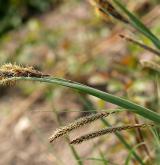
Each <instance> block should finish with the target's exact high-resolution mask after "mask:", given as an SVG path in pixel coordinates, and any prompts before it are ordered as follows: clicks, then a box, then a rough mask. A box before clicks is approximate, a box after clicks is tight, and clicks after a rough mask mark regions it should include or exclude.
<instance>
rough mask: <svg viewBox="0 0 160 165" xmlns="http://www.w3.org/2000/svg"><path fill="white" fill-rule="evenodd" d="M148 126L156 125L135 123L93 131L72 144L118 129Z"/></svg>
mask: <svg viewBox="0 0 160 165" xmlns="http://www.w3.org/2000/svg"><path fill="white" fill-rule="evenodd" d="M148 126H154V125H153V124H135V125H127V126H119V127H111V128H105V129H102V130H99V131H95V132H92V133H90V134H86V135H83V136H80V137H79V138H77V139H74V140H72V141H71V142H70V144H80V143H82V142H84V141H87V140H90V139H93V138H95V137H99V136H102V135H105V134H109V133H115V132H116V131H123V130H128V129H135V128H144V127H148Z"/></svg>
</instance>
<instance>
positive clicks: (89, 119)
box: [50, 112, 115, 142]
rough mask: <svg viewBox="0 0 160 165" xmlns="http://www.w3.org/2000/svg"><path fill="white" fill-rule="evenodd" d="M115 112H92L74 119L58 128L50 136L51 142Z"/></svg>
mask: <svg viewBox="0 0 160 165" xmlns="http://www.w3.org/2000/svg"><path fill="white" fill-rule="evenodd" d="M113 113H115V112H111V113H106V112H102V113H97V114H92V115H89V116H85V117H82V118H80V119H78V120H76V121H74V122H73V123H70V124H69V125H67V126H64V127H62V128H59V129H57V130H56V131H55V132H54V134H53V135H52V136H51V137H50V142H53V141H54V140H55V139H57V138H59V137H61V136H64V135H66V134H68V133H69V132H71V131H72V130H75V129H77V128H79V127H82V126H84V125H86V124H89V123H91V122H93V121H96V120H98V119H101V118H103V117H107V116H108V115H110V114H113Z"/></svg>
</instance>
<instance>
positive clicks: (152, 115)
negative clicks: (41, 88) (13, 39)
mask: <svg viewBox="0 0 160 165" xmlns="http://www.w3.org/2000/svg"><path fill="white" fill-rule="evenodd" d="M7 80H9V81H14V80H30V81H40V82H45V83H51V84H57V85H61V86H66V87H69V88H72V89H76V90H78V91H80V92H84V93H87V94H90V95H92V96H95V97H97V98H100V99H102V100H104V101H107V102H110V103H112V104H115V105H118V106H120V107H122V108H125V109H127V110H129V111H131V112H134V113H136V114H139V115H141V116H142V117H144V118H146V119H150V120H152V121H154V122H156V123H160V114H158V113H156V112H153V111H151V110H150V109H148V108H145V107H142V106H140V105H138V104H135V103H133V102H131V101H128V100H126V99H123V98H120V97H117V96H114V95H111V94H109V93H106V92H103V91H100V90H97V89H95V88H92V87H89V86H86V85H83V84H80V83H76V82H73V81H68V80H64V79H59V78H49V77H46V78H36V77H13V78H9V79H7Z"/></svg>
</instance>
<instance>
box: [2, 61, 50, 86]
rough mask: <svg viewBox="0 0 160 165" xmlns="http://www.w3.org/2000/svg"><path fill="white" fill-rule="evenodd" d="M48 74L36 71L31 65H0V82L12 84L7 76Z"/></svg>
mask: <svg viewBox="0 0 160 165" xmlns="http://www.w3.org/2000/svg"><path fill="white" fill-rule="evenodd" d="M46 76H49V75H46V74H43V73H42V72H40V71H37V70H36V69H34V68H33V67H22V66H19V65H15V64H10V63H9V64H4V65H2V66H1V67H0V83H1V84H13V83H14V81H10V80H9V81H8V79H9V78H14V77H37V78H42V77H46Z"/></svg>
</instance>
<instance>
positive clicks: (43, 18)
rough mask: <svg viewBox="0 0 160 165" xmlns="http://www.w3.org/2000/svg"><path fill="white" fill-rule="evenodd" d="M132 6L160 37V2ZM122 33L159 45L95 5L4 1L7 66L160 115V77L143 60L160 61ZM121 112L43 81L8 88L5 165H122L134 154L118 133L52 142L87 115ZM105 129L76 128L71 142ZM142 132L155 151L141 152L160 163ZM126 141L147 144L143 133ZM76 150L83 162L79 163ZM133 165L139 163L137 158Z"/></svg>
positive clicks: (2, 132) (0, 150) (113, 120)
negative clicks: (85, 87) (29, 69)
mask: <svg viewBox="0 0 160 165" xmlns="http://www.w3.org/2000/svg"><path fill="white" fill-rule="evenodd" d="M124 2H125V4H126V7H128V9H129V10H130V11H132V12H134V13H136V14H137V16H139V18H140V19H141V20H142V21H143V22H144V23H145V24H146V25H147V26H148V27H149V28H150V29H151V30H152V31H153V32H154V34H156V35H157V36H160V21H159V18H160V2H159V0H141V1H139V0H134V1H133V0H126V1H125V0H124ZM119 34H124V35H127V36H132V37H133V38H136V39H139V40H141V41H143V42H144V43H145V44H147V45H149V46H153V45H152V44H151V43H150V41H149V40H148V39H146V38H145V37H144V36H142V35H140V34H139V33H137V32H135V30H134V29H132V28H130V27H129V26H127V25H124V24H123V23H121V22H118V21H116V20H113V19H111V18H110V17H106V16H105V17H104V16H101V15H99V14H98V13H97V10H96V8H95V6H93V5H92V4H91V0H83V1H82V0H45V1H43V0H5V1H3V0H0V63H1V64H4V63H16V64H22V65H24V66H34V67H35V68H36V69H38V70H40V71H43V72H44V73H47V74H51V75H53V76H57V77H63V78H67V79H71V80H74V81H78V82H81V83H83V84H87V85H89V86H92V87H94V88H97V89H100V90H103V91H106V92H109V93H111V94H114V95H117V96H120V97H125V98H127V99H129V100H132V101H134V102H136V103H138V104H140V105H143V106H146V107H148V108H150V109H156V110H157V111H160V109H159V105H160V103H159V93H158V92H157V91H158V90H157V88H158V77H157V74H156V73H155V72H154V71H151V70H146V69H144V68H143V67H142V66H141V65H140V61H141V60H148V61H150V60H158V59H157V58H156V57H155V56H154V55H153V54H152V53H150V52H148V51H146V50H143V49H141V48H139V47H137V46H136V45H133V44H131V43H128V42H126V41H125V40H123V39H122V38H120V37H119ZM115 108H116V107H115V106H113V105H111V104H109V103H107V102H104V101H102V100H99V99H96V98H95V97H91V96H88V95H85V94H82V93H78V92H76V91H72V90H70V89H67V88H64V87H59V86H53V85H48V84H43V83H35V82H34V83H32V82H18V83H17V84H16V85H15V86H11V87H9V86H1V87H0V125H1V126H0V144H1V147H0V164H2V165H22V164H23V165H28V164H30V165H39V164H46V165H50V164H55V165H63V164H64V165H65V164H70V165H75V164H79V163H83V164H84V165H90V164H98V165H99V164H104V161H103V159H106V160H107V161H108V162H109V163H108V164H111V165H112V164H116V165H122V164H124V162H125V161H126V158H127V157H128V154H129V151H128V150H127V149H126V147H125V146H124V145H123V144H122V142H121V141H120V140H119V139H118V138H117V137H116V136H115V135H114V134H111V135H107V136H103V137H101V138H96V139H94V140H91V141H88V142H85V143H83V144H80V145H76V146H74V148H72V147H71V146H70V145H69V144H68V141H67V140H66V139H65V138H61V139H59V140H57V141H56V142H54V143H53V144H50V143H49V140H48V138H49V136H50V135H52V133H53V132H54V130H55V129H56V128H57V127H59V126H61V125H66V124H67V123H69V122H72V121H74V120H75V119H77V118H79V117H81V116H84V115H86V114H87V113H86V112H87V111H88V112H89V111H90V110H93V109H96V110H97V111H100V110H102V109H106V110H107V109H115ZM84 111H86V112H84ZM107 120H108V121H109V122H110V124H111V125H125V124H132V123H133V124H134V123H135V122H136V121H138V122H139V121H144V119H142V118H140V117H139V116H135V115H134V114H132V113H129V112H123V113H120V114H118V115H113V116H111V117H109V118H107ZM104 127H105V126H104V124H103V123H102V122H101V121H97V122H96V123H93V124H91V125H90V126H87V127H83V128H82V129H78V130H76V131H74V132H73V133H72V134H71V135H70V137H69V138H70V139H73V138H75V137H77V136H80V135H82V134H85V133H87V132H91V131H93V130H98V129H101V128H104ZM141 133H142V134H143V138H144V140H145V143H146V145H145V146H146V147H147V149H144V147H143V146H142V147H138V148H137V149H136V152H137V153H138V155H140V156H141V157H142V158H143V159H144V160H148V159H150V158H149V157H152V161H153V160H154V161H157V162H159V161H158V159H160V156H157V155H158V154H159V152H158V151H157V150H156V146H155V144H154V139H153V134H152V133H151V131H149V130H145V129H144V130H142V132H141ZM122 136H123V138H124V139H125V140H126V141H127V142H128V143H129V144H130V145H131V146H132V147H134V146H136V145H137V144H138V143H139V141H138V137H139V133H138V132H137V131H136V130H132V131H126V132H123V133H122ZM73 150H75V151H76V153H77V154H78V155H79V158H80V160H81V161H77V160H76V159H75V156H74V152H73ZM146 150H147V151H149V153H147V151H146ZM102 158H103V159H102ZM130 164H131V165H132V164H134V165H136V164H139V163H138V162H137V161H136V160H135V159H134V158H133V157H131V158H130V161H129V165H130ZM81 165H82V164H81Z"/></svg>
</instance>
